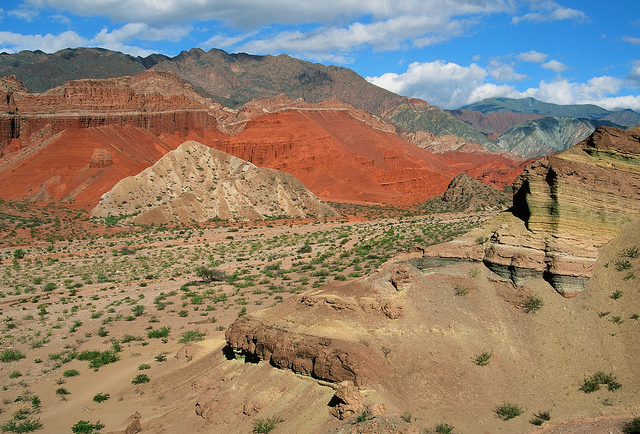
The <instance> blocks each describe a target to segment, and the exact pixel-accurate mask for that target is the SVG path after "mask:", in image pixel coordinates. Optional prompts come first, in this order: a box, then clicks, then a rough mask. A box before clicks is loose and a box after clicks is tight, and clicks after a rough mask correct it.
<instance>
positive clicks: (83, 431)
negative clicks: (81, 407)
mask: <svg viewBox="0 0 640 434" xmlns="http://www.w3.org/2000/svg"><path fill="white" fill-rule="evenodd" d="M102 428H104V424H103V423H100V421H97V422H96V423H91V422H89V421H88V420H81V421H79V422H77V423H76V424H75V425H73V426H72V427H71V432H73V433H75V434H94V433H96V432H98V431H100V430H101V429H102Z"/></svg>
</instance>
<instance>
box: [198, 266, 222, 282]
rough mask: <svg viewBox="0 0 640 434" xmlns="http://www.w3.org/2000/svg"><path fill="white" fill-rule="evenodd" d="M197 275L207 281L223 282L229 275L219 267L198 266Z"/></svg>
mask: <svg viewBox="0 0 640 434" xmlns="http://www.w3.org/2000/svg"><path fill="white" fill-rule="evenodd" d="M196 276H198V277H199V278H200V279H202V280H204V281H205V282H223V281H224V280H225V279H226V278H227V276H226V275H225V273H224V272H223V271H220V270H218V269H217V268H207V267H198V268H197V269H196Z"/></svg>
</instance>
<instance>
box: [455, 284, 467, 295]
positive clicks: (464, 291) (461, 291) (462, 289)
mask: <svg viewBox="0 0 640 434" xmlns="http://www.w3.org/2000/svg"><path fill="white" fill-rule="evenodd" d="M453 289H454V293H455V295H457V296H460V297H462V296H464V295H467V294H468V293H469V290H468V289H467V288H465V287H464V286H460V285H456V286H455V287H454V288H453Z"/></svg>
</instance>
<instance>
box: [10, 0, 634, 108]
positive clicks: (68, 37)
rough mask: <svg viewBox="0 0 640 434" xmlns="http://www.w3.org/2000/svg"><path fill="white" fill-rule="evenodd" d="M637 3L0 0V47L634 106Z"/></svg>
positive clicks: (456, 99) (439, 96) (437, 100)
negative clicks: (214, 54)
mask: <svg viewBox="0 0 640 434" xmlns="http://www.w3.org/2000/svg"><path fill="white" fill-rule="evenodd" d="M639 6H640V4H639V2H638V0H612V1H603V0H341V1H326V2H321V1H313V0H268V1H267V0H91V1H90V0H18V1H15V0H0V51H5V52H10V53H11V52H16V51H20V50H42V51H45V52H49V53H51V52H54V51H56V50H59V49H62V48H66V47H79V46H85V47H87V46H90V47H104V48H109V49H112V50H118V51H122V52H125V53H129V54H132V55H141V56H145V55H148V54H151V53H163V54H167V55H170V56H173V55H176V54H178V53H180V51H182V50H188V49H189V48H193V47H201V48H203V49H206V50H208V49H211V48H221V49H223V50H225V51H228V52H246V53H251V54H274V55H275V54H282V53H285V54H289V55H291V56H293V57H298V58H301V59H305V60H310V61H314V62H320V63H323V64H335V65H340V66H346V67H348V68H351V69H353V70H355V71H356V72H357V73H359V74H360V75H362V76H363V77H366V78H367V80H369V81H371V82H372V83H375V84H377V85H379V86H381V87H384V88H387V89H389V90H391V91H394V92H396V93H399V94H401V95H407V96H412V97H416V98H422V99H424V100H426V101H428V102H430V103H432V104H436V105H439V106H441V107H443V108H458V107H460V106H462V105H465V104H469V103H472V102H475V101H479V100H481V99H483V98H488V97H494V96H507V97H514V98H518V97H527V96H531V97H534V98H537V99H539V100H542V101H547V102H554V103H558V104H574V103H594V104H598V105H601V106H603V107H606V108H609V109H611V108H616V107H628V108H632V109H634V110H636V111H640V7H639Z"/></svg>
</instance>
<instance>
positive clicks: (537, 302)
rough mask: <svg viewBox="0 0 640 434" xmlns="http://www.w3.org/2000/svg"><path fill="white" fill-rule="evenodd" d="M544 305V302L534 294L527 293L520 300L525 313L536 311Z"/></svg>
mask: <svg viewBox="0 0 640 434" xmlns="http://www.w3.org/2000/svg"><path fill="white" fill-rule="evenodd" d="M542 306H544V302H543V301H542V299H541V298H540V297H537V296H535V295H532V294H530V295H528V296H527V298H525V299H524V301H523V302H522V308H523V309H524V311H525V312H526V313H536V312H538V311H539V310H540V309H542Z"/></svg>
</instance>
